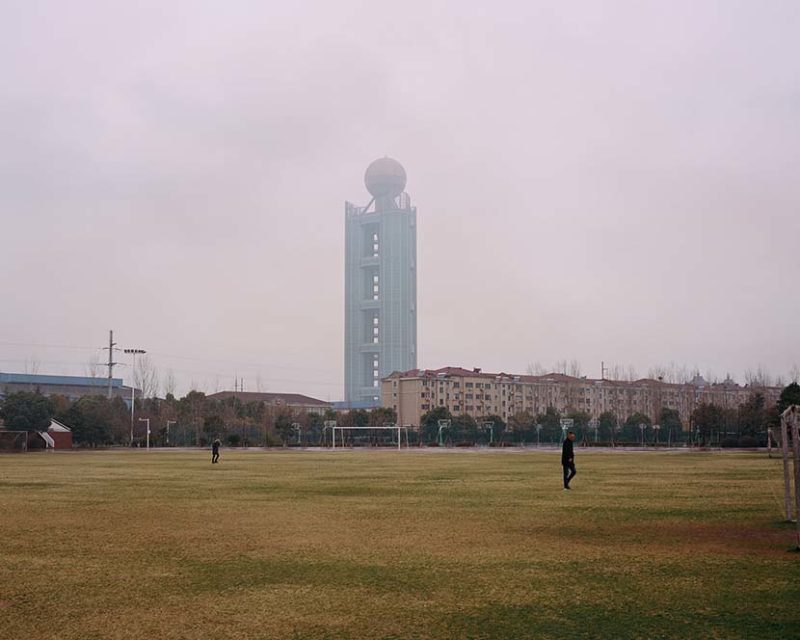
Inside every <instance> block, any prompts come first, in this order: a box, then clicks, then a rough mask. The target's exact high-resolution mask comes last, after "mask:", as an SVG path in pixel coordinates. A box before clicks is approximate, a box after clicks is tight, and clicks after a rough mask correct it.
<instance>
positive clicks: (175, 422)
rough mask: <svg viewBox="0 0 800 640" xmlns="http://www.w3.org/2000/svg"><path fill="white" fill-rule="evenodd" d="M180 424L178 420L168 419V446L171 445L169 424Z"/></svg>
mask: <svg viewBox="0 0 800 640" xmlns="http://www.w3.org/2000/svg"><path fill="white" fill-rule="evenodd" d="M171 424H178V421H177V420H167V446H169V425H171Z"/></svg>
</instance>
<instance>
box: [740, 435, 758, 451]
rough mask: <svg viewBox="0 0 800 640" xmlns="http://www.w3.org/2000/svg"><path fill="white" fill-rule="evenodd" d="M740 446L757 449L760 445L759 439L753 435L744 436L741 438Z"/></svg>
mask: <svg viewBox="0 0 800 640" xmlns="http://www.w3.org/2000/svg"><path fill="white" fill-rule="evenodd" d="M739 446H740V447H744V448H746V449H755V448H756V447H757V446H758V441H757V440H756V439H755V438H754V437H753V436H742V437H741V438H739Z"/></svg>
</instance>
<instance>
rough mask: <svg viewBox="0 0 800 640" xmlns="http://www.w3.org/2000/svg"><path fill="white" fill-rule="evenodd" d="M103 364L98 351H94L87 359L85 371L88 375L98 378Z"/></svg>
mask: <svg viewBox="0 0 800 640" xmlns="http://www.w3.org/2000/svg"><path fill="white" fill-rule="evenodd" d="M101 366H102V365H101V364H100V355H99V354H97V353H93V354H92V355H90V356H89V359H88V360H87V361H86V364H85V365H84V371H85V372H86V375H87V376H88V377H90V378H96V377H97V375H98V373H99V371H100V367H101Z"/></svg>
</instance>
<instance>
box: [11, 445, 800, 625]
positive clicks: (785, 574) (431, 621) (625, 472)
mask: <svg viewBox="0 0 800 640" xmlns="http://www.w3.org/2000/svg"><path fill="white" fill-rule="evenodd" d="M577 453H578V456H577V460H576V462H577V463H578V476H577V477H576V478H575V480H574V482H573V487H574V490H573V491H572V492H564V491H561V487H560V472H561V469H560V465H559V457H558V454H557V453H554V452H547V453H545V452H532V451H529V452H523V453H520V452H512V453H507V452H474V451H473V452H462V451H450V452H436V451H403V452H402V453H398V452H396V451H380V452H376V451H356V452H349V451H348V452H344V451H342V452H336V453H332V452H292V451H288V452H283V451H276V452H232V451H229V450H223V452H222V462H221V464H219V465H214V466H212V465H211V464H210V463H209V460H210V454H209V453H207V452H201V451H180V452H150V453H147V452H143V451H138V452H96V453H92V452H88V453H77V452H76V453H63V454H25V455H5V456H1V457H0V637H1V638H4V639H5V638H14V639H15V640H16V639H19V640H38V639H43V638H59V639H73V638H74V639H80V640H87V639H92V638H136V639H139V638H141V639H144V638H147V639H148V640H161V639H172V638H187V639H188V638H191V639H196V638H213V639H225V638H330V639H333V638H748V639H749V638H798V637H800V555H798V554H794V553H787V549H789V548H790V547H791V546H792V544H793V529H792V527H791V526H789V525H787V524H785V523H781V515H782V514H781V509H782V476H781V468H780V462H779V461H778V460H769V459H767V456H766V454H760V453H743V454H736V453H733V454H729V453H686V454H675V453H646V454H637V453H591V454H587V453H584V452H582V451H580V450H578V452H577Z"/></svg>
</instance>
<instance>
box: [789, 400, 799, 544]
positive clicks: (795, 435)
mask: <svg viewBox="0 0 800 640" xmlns="http://www.w3.org/2000/svg"><path fill="white" fill-rule="evenodd" d="M797 409H798V406H797V405H792V408H791V412H792V453H793V454H794V517H795V523H796V532H795V536H796V538H795V542H796V549H797V550H798V551H800V428H799V427H798V424H797V423H798V422H800V420H798V414H797Z"/></svg>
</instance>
